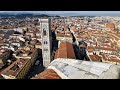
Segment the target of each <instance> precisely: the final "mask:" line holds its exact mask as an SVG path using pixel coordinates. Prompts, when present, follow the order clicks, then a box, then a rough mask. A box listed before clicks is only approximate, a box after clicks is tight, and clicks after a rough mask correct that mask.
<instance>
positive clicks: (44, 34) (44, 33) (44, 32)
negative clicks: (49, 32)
mask: <svg viewBox="0 0 120 90" xmlns="http://www.w3.org/2000/svg"><path fill="white" fill-rule="evenodd" d="M43 36H46V30H45V28H44V29H43Z"/></svg>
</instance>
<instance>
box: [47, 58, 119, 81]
mask: <svg viewBox="0 0 120 90" xmlns="http://www.w3.org/2000/svg"><path fill="white" fill-rule="evenodd" d="M48 68H51V69H53V70H54V71H55V72H56V73H57V74H58V75H59V76H60V77H61V78H62V79H118V78H119V76H120V75H119V73H120V67H119V66H117V65H112V64H108V63H102V62H91V61H82V60H76V59H64V58H58V59H55V60H54V61H52V62H51V63H50V65H49V66H48Z"/></svg>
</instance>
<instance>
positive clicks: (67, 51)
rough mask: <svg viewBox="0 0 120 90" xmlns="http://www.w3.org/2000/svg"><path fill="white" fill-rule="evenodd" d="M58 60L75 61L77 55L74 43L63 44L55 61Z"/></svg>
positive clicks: (56, 54)
mask: <svg viewBox="0 0 120 90" xmlns="http://www.w3.org/2000/svg"><path fill="white" fill-rule="evenodd" d="M56 58H72V59H75V58H76V57H75V53H74V49H73V46H72V43H70V42H61V43H60V48H59V49H58V50H57V51H56V53H55V59H56Z"/></svg>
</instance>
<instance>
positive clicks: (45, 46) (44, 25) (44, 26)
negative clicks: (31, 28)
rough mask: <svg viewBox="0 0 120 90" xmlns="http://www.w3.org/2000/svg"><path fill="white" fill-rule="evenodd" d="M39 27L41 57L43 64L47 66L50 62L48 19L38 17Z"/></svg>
mask: <svg viewBox="0 0 120 90" xmlns="http://www.w3.org/2000/svg"><path fill="white" fill-rule="evenodd" d="M40 27H41V30H42V33H41V34H42V35H41V36H42V57H43V66H44V67H47V66H48V65H49V64H50V62H51V48H52V47H51V43H52V41H51V40H52V39H51V37H52V36H51V30H50V27H51V25H50V19H49V18H42V19H40Z"/></svg>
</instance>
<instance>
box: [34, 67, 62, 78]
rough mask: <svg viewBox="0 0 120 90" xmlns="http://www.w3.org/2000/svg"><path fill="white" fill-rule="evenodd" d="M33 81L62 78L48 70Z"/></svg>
mask: <svg viewBox="0 0 120 90" xmlns="http://www.w3.org/2000/svg"><path fill="white" fill-rule="evenodd" d="M32 79H61V78H60V76H59V75H58V74H57V73H56V72H55V71H54V70H52V69H46V70H45V71H43V72H42V73H40V74H38V75H37V76H36V77H34V78H32Z"/></svg>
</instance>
